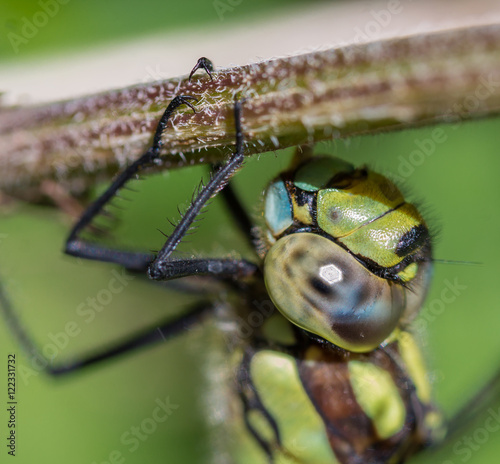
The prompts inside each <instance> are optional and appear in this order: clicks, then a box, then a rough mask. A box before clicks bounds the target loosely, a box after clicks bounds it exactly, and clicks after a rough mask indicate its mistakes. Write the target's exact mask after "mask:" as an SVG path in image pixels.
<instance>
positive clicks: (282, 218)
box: [264, 180, 293, 235]
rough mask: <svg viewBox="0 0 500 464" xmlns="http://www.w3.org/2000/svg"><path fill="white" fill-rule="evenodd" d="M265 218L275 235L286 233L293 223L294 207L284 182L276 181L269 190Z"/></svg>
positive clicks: (266, 196) (266, 195)
mask: <svg viewBox="0 0 500 464" xmlns="http://www.w3.org/2000/svg"><path fill="white" fill-rule="evenodd" d="M265 198H266V203H265V208H264V217H265V219H266V223H267V226H268V227H269V230H270V231H271V233H272V234H273V235H279V234H281V233H282V232H284V231H285V230H286V229H287V228H288V227H289V226H290V225H291V224H292V223H293V217H292V205H291V203H290V197H289V196H288V190H287V189H286V187H285V183H284V182H283V181H282V180H276V181H275V182H273V183H272V184H271V185H270V186H269V187H268V189H267V191H266V194H265Z"/></svg>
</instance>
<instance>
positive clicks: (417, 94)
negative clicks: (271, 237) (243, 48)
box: [0, 26, 500, 200]
mask: <svg viewBox="0 0 500 464" xmlns="http://www.w3.org/2000/svg"><path fill="white" fill-rule="evenodd" d="M193 64H194V63H193ZM186 71H187V72H188V71H189V70H186ZM175 95H191V96H195V97H197V98H198V99H199V101H198V103H197V104H196V109H197V113H196V114H194V115H193V114H192V111H191V110H189V109H181V110H179V112H178V113H176V114H175V116H174V117H173V118H172V120H171V126H173V127H171V126H170V124H169V127H168V128H167V130H166V131H165V133H164V136H163V151H162V154H163V156H162V166H159V168H162V169H170V168H175V167H182V166H185V165H186V164H194V163H203V162H209V161H216V160H221V159H223V158H225V156H226V154H227V153H228V151H230V150H231V149H232V147H233V146H234V141H235V134H234V122H233V120H232V119H233V104H234V99H235V98H239V99H242V98H246V102H245V103H244V108H243V129H244V134H245V142H246V144H247V148H246V153H247V154H249V155H250V154H254V153H259V152H264V151H269V150H275V149H278V148H285V147H288V146H293V145H299V144H312V143H314V142H317V141H320V140H328V139H336V138H341V137H349V136H353V135H359V134H369V133H376V132H379V131H387V130H396V129H404V128H410V127H416V126H419V125H423V124H432V123H438V122H456V121H459V120H466V119H472V118H478V117H484V116H489V115H494V114H498V113H499V111H500V26H485V27H480V28H470V29H461V30H452V31H449V32H444V33H439V34H431V35H424V36H413V37H406V38H400V39H396V40H390V41H382V42H373V43H369V44H365V45H351V46H347V47H344V48H338V49H332V50H325V51H320V52H315V53H309V54H304V55H300V56H295V57H291V58H282V59H276V60H272V61H265V62H261V63H255V64H251V65H248V66H243V67H238V68H231V69H216V70H215V72H214V73H213V80H210V78H209V77H208V76H206V75H205V74H203V73H200V72H198V73H197V74H196V75H195V76H194V77H193V80H192V82H188V81H187V77H186V76H183V77H180V78H175V79H169V80H166V81H161V82H156V83H149V84H141V85H135V86H132V87H128V88H125V89H121V90H114V91H110V92H106V93H100V94H97V95H91V96H88V97H84V98H79V99H75V100H69V101H64V102H59V103H52V104H47V105H43V106H34V107H16V108H2V109H1V111H0V190H2V191H4V192H6V193H8V194H10V195H14V196H20V197H23V198H27V199H31V200H36V199H38V198H39V197H40V196H41V195H42V194H41V190H40V185H41V184H42V182H43V181H46V180H55V181H57V182H58V183H60V184H61V185H62V186H63V187H64V188H65V189H67V190H68V191H69V192H72V193H75V194H77V193H81V192H83V191H85V190H86V189H87V188H88V187H89V186H90V185H92V184H93V183H94V182H95V181H96V180H97V179H105V178H109V177H110V176H112V175H114V174H115V173H116V171H117V169H118V168H119V167H120V166H123V165H125V164H127V163H130V162H131V161H132V160H135V159H137V158H138V157H139V156H140V155H141V154H142V153H144V152H145V150H146V149H147V148H148V146H150V144H151V142H152V134H153V133H154V130H155V127H156V123H157V121H158V119H159V117H160V115H161V114H162V112H163V111H164V109H165V107H166V106H167V105H168V103H169V101H170V100H171V99H172V98H173V97H174V96H175Z"/></svg>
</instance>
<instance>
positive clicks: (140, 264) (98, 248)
mask: <svg viewBox="0 0 500 464" xmlns="http://www.w3.org/2000/svg"><path fill="white" fill-rule="evenodd" d="M189 100H196V98H194V97H190V96H187V95H184V96H183V95H181V96H177V97H175V98H174V99H173V100H172V101H171V102H170V104H169V105H168V107H167V109H166V110H165V112H164V113H163V115H162V117H161V119H160V121H159V123H158V126H157V127H156V132H155V135H154V138H153V144H152V145H151V148H149V150H148V151H147V152H146V153H144V155H142V156H141V157H140V158H139V159H138V160H137V161H135V162H134V163H132V164H131V165H130V166H129V167H127V168H126V169H125V170H124V171H123V172H122V173H121V174H120V175H119V176H118V177H117V178H116V180H115V181H114V182H113V183H112V184H111V185H110V186H109V187H108V189H107V190H106V191H105V192H104V193H103V194H102V195H101V196H100V197H99V198H98V199H97V200H96V201H95V202H94V203H93V204H92V205H90V207H89V208H88V209H87V210H86V211H85V213H84V214H83V215H82V217H81V218H80V219H79V221H78V222H77V223H76V224H75V226H74V227H73V230H72V231H71V233H70V234H69V237H68V239H67V241H66V246H65V250H64V251H65V253H67V254H69V255H72V256H78V257H80V258H86V259H94V260H98V261H107V262H113V263H117V264H121V265H123V266H125V267H127V268H128V269H135V270H145V269H146V267H147V265H148V263H149V262H150V261H151V260H152V259H153V258H154V255H152V254H151V253H135V252H128V251H121V250H116V249H112V248H108V247H104V246H102V245H99V244H97V243H93V242H89V241H85V240H83V239H81V238H80V237H79V235H80V233H81V232H82V231H83V230H84V229H85V227H87V226H88V225H89V224H90V223H91V222H92V220H93V219H94V218H95V217H96V216H97V215H98V214H100V213H101V212H103V208H104V207H105V206H106V205H107V204H108V203H109V202H110V200H111V199H112V198H113V197H114V196H115V195H116V193H117V192H118V190H120V189H121V188H122V187H123V186H124V185H125V183H126V182H127V181H129V180H130V179H132V178H133V177H134V176H135V175H136V174H137V173H138V172H139V171H140V170H142V169H144V168H145V167H147V166H150V165H151V164H153V163H154V161H155V160H156V159H157V158H159V156H160V149H161V145H162V142H161V136H162V134H163V132H164V130H165V127H166V125H167V122H168V119H169V118H170V116H171V115H172V113H173V112H174V111H175V110H176V109H177V108H178V107H179V106H181V105H188V106H189V107H190V108H191V109H192V110H193V111H194V107H193V105H192V104H191V103H190V102H189Z"/></svg>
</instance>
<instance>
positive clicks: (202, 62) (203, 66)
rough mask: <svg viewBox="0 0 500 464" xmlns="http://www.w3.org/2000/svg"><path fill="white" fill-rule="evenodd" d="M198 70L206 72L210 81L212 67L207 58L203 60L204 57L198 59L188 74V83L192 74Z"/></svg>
mask: <svg viewBox="0 0 500 464" xmlns="http://www.w3.org/2000/svg"><path fill="white" fill-rule="evenodd" d="M200 68H201V69H204V70H205V71H206V73H207V74H208V76H209V77H210V80H211V81H212V80H213V79H212V71H213V70H214V65H213V63H212V62H211V61H210V60H209V59H208V58H205V57H204V56H202V57H201V58H199V59H198V62H197V63H196V64H195V65H194V68H193V69H192V70H191V72H190V73H189V81H191V78H192V77H193V74H194V73H195V72H196V71H197V70H198V69H200Z"/></svg>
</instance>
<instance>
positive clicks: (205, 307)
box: [0, 286, 215, 376]
mask: <svg viewBox="0 0 500 464" xmlns="http://www.w3.org/2000/svg"><path fill="white" fill-rule="evenodd" d="M214 309H215V305H214V304H213V303H209V302H200V303H197V304H196V305H194V306H192V307H191V308H190V309H189V310H188V311H187V312H186V313H184V314H182V315H181V316H179V317H178V318H175V319H172V318H169V319H168V320H164V321H161V322H159V323H158V324H155V325H154V326H151V327H149V328H147V329H145V330H143V331H142V332H140V333H137V334H134V335H132V336H130V337H128V338H126V339H124V340H122V341H120V342H119V343H117V344H115V345H112V346H109V347H107V348H105V349H103V350H101V351H98V352H96V353H93V354H91V355H88V356H85V357H82V358H80V359H74V360H70V361H66V362H63V363H61V364H48V363H47V360H46V359H45V357H44V356H43V355H42V354H41V352H40V350H39V349H38V347H37V346H36V345H35V343H34V342H33V340H32V338H31V337H30V335H29V334H28V333H27V331H26V330H25V328H24V327H23V326H22V324H21V322H20V321H19V319H18V318H17V316H16V314H15V312H14V309H13V308H12V305H11V303H10V301H9V299H8V298H7V296H6V294H5V292H4V290H3V288H2V287H1V286H0V310H1V311H3V313H4V316H5V320H6V321H7V324H8V326H9V329H10V331H11V333H12V334H13V335H14V337H15V338H16V339H17V341H18V343H19V344H20V345H21V346H22V347H23V348H24V350H25V351H26V352H27V353H29V354H30V355H31V356H34V357H35V358H36V361H37V363H38V364H39V365H41V366H45V368H44V369H45V371H46V372H47V373H48V374H50V375H53V376H58V375H65V374H70V373H72V372H76V371H80V370H82V369H84V368H86V367H89V366H92V365H95V364H99V363H101V362H103V361H106V360H108V359H113V358H116V357H118V356H121V355H123V354H126V353H131V352H134V351H136V350H137V349H140V348H145V347H148V346H152V345H155V344H157V343H162V342H165V341H168V340H169V339H171V338H173V337H174V336H176V335H179V334H182V333H184V332H185V331H186V329H188V328H189V327H191V326H193V325H195V324H199V323H201V322H202V320H203V319H204V318H205V317H206V316H207V315H208V314H209V313H211V312H212V311H213V310H214Z"/></svg>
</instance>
